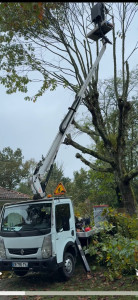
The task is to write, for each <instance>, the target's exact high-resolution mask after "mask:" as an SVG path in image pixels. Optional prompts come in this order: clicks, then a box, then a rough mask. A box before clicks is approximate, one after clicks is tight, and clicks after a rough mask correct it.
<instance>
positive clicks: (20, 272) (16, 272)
mask: <svg viewBox="0 0 138 300" xmlns="http://www.w3.org/2000/svg"><path fill="white" fill-rule="evenodd" d="M14 273H15V274H16V275H17V276H19V277H22V276H25V275H26V274H27V273H28V271H25V270H19V271H18V270H17V271H16V270H14Z"/></svg>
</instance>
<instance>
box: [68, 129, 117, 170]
mask: <svg viewBox="0 0 138 300" xmlns="http://www.w3.org/2000/svg"><path fill="white" fill-rule="evenodd" d="M63 144H65V145H71V146H73V147H74V148H76V149H78V150H80V151H81V152H83V153H84V154H89V155H91V156H94V157H95V158H98V159H100V160H102V161H105V162H107V163H109V164H111V165H112V166H113V165H114V161H113V160H111V159H109V158H107V157H105V156H103V155H101V154H99V153H97V152H96V151H93V150H90V149H88V148H85V147H83V146H81V145H80V144H78V143H76V142H74V141H73V140H72V138H71V135H70V134H67V135H66V138H65V140H64V142H63Z"/></svg>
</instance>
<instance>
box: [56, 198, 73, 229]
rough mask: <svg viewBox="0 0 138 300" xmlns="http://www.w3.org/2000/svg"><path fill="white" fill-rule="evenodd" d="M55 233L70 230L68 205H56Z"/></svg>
mask: <svg viewBox="0 0 138 300" xmlns="http://www.w3.org/2000/svg"><path fill="white" fill-rule="evenodd" d="M55 213H56V231H57V232H61V231H68V230H70V224H69V219H70V206H69V204H59V205H56V212H55Z"/></svg>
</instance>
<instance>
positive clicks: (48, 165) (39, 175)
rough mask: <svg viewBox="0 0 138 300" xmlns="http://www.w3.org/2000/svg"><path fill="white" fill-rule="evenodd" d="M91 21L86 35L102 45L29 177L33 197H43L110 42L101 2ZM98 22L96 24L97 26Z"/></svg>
mask: <svg viewBox="0 0 138 300" xmlns="http://www.w3.org/2000/svg"><path fill="white" fill-rule="evenodd" d="M91 16H92V22H94V23H95V28H94V30H93V31H91V32H90V34H88V35H87V37H88V38H90V39H92V40H98V39H99V38H102V43H103V47H102V49H101V51H100V53H99V55H98V56H97V58H96V61H95V63H94V64H93V66H92V68H91V69H90V71H89V73H88V75H87V78H86V80H85V81H84V83H83V85H82V87H81V89H80V91H79V93H78V94H77V95H76V97H75V100H74V102H73V104H72V106H71V107H69V111H68V113H67V115H66V116H65V117H64V119H63V121H62V122H61V124H60V126H59V132H58V133H57V135H56V137H55V139H54V141H53V143H52V145H51V147H50V149H49V151H48V153H47V155H46V157H45V158H44V159H43V160H42V161H40V162H39V163H38V165H37V167H36V169H35V171H34V174H33V176H32V178H31V187H32V190H33V193H34V199H37V198H43V197H45V189H46V186H47V183H48V180H49V177H50V173H51V170H52V167H53V163H54V161H55V158H56V155H57V152H58V150H59V147H60V145H61V143H62V141H63V139H64V137H65V135H66V133H67V130H68V128H69V125H70V124H71V123H72V121H73V119H74V116H75V114H76V112H77V109H78V108H79V105H80V104H81V101H82V99H83V97H84V95H85V92H86V89H87V87H88V85H89V83H90V81H91V79H92V76H93V74H94V73H95V71H96V68H97V66H98V64H99V62H100V60H101V58H102V56H103V54H104V52H105V49H106V44H107V43H111V42H110V41H109V40H108V39H107V37H106V36H105V34H106V33H107V32H108V31H109V30H111V29H112V24H110V23H109V22H106V20H105V6H104V4H103V3H97V4H96V5H95V6H94V7H93V8H92V10H91ZM97 24H98V26H97ZM95 37H96V38H95ZM45 174H47V175H46V178H45V180H44V175H45Z"/></svg>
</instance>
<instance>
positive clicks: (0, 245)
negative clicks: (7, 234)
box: [0, 238, 6, 259]
mask: <svg viewBox="0 0 138 300" xmlns="http://www.w3.org/2000/svg"><path fill="white" fill-rule="evenodd" d="M0 258H2V259H4V258H6V251H5V246H4V241H3V239H2V238H0Z"/></svg>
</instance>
